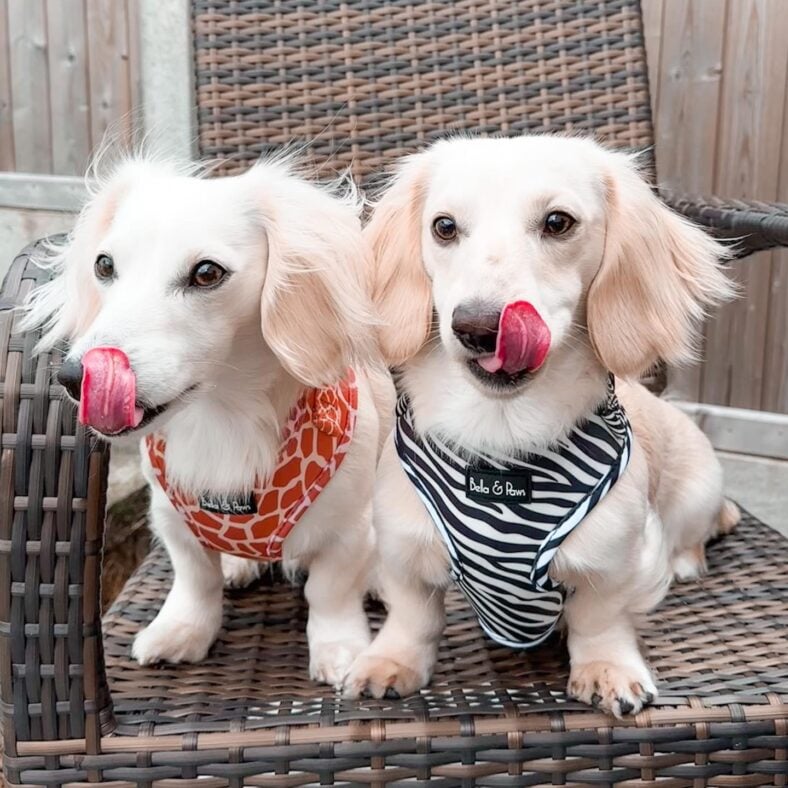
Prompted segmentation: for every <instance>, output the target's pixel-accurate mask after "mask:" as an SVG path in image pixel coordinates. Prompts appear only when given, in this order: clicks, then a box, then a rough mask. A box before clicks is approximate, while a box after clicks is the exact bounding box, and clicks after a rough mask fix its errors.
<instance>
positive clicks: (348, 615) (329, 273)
mask: <svg viewBox="0 0 788 788" xmlns="http://www.w3.org/2000/svg"><path fill="white" fill-rule="evenodd" d="M357 208H358V206H357V201H356V198H355V195H351V196H350V197H349V198H342V197H340V196H338V195H336V194H333V193H330V192H328V191H326V190H322V189H320V188H318V187H317V186H315V185H312V184H310V183H308V182H307V181H305V180H303V179H302V178H300V177H298V176H297V175H296V174H295V173H294V172H293V171H292V170H291V168H289V167H288V166H287V165H286V164H284V163H282V162H278V163H277V162H268V163H261V164H259V165H257V166H256V167H254V168H253V169H252V170H250V171H249V172H248V173H246V174H244V175H241V176H237V177H230V178H220V179H207V178H201V177H195V176H194V175H193V174H191V173H190V172H188V171H186V172H184V171H179V170H178V169H177V168H176V167H174V166H173V165H171V164H167V163H155V162H152V161H146V160H131V161H126V162H124V163H123V164H121V165H120V166H119V167H117V168H116V169H115V170H114V171H113V172H112V173H111V174H110V175H109V177H107V178H106V179H105V180H104V181H103V182H102V183H101V184H100V186H99V187H98V189H97V191H96V193H95V195H94V196H93V198H92V199H91V201H90V203H89V204H88V205H87V206H86V207H85V209H84V210H83V212H82V214H81V216H80V218H79V221H78V223H77V226H76V228H75V230H74V232H73V234H72V237H71V238H70V239H69V242H68V243H67V244H66V245H65V246H64V248H62V249H60V250H55V254H54V257H53V260H52V261H51V263H50V264H52V265H54V267H55V269H56V274H57V275H56V277H55V278H54V279H53V281H52V282H51V283H49V284H47V285H45V286H44V287H42V288H41V289H40V290H39V291H38V292H37V293H35V294H34V296H33V298H32V301H31V303H30V305H29V311H28V316H27V320H26V325H27V326H28V327H29V326H32V325H42V324H43V325H45V326H46V332H45V336H44V339H43V340H42V347H48V346H50V345H51V344H53V343H54V342H55V341H57V340H59V339H66V340H68V341H69V342H70V343H71V348H70V351H69V355H70V356H71V357H74V358H80V357H81V356H82V355H83V354H84V353H85V352H86V351H87V350H89V349H90V348H93V347H97V346H105V345H111V346H114V347H118V348H120V349H121V350H123V351H124V352H125V353H126V354H127V356H128V357H129V359H130V362H131V365H132V368H133V370H134V372H135V374H136V378H137V396H138V399H141V400H144V401H146V402H147V403H149V404H151V405H159V404H162V403H166V402H170V401H172V403H173V404H172V405H171V407H170V408H169V410H167V411H166V412H165V413H164V414H162V415H161V416H159V417H157V418H156V419H155V420H154V421H153V422H152V423H151V424H150V425H149V426H147V427H146V428H144V429H141V430H137V431H136V432H135V433H133V434H134V437H133V438H124V439H123V440H133V439H139V438H140V437H141V434H142V433H145V432H148V431H152V430H155V431H158V432H160V433H162V434H163V435H164V436H165V438H166V441H167V454H166V461H167V470H168V477H169V479H170V481H171V482H173V483H174V484H176V485H178V486H179V487H180V488H181V489H183V490H184V491H185V492H187V493H190V494H199V493H202V492H213V493H222V492H237V491H239V490H245V489H248V488H250V487H251V485H252V484H253V482H254V480H255V477H257V476H259V477H266V476H267V475H268V474H269V473H270V471H271V470H272V468H273V467H274V464H275V460H276V457H277V453H278V449H279V443H280V429H281V425H282V424H283V423H284V421H285V419H286V416H287V414H288V412H289V410H290V408H291V407H292V406H293V405H294V404H295V402H296V400H297V398H298V397H299V396H300V393H301V392H302V391H303V390H304V388H306V387H308V386H315V385H325V384H331V383H332V382H335V381H337V380H339V378H340V377H341V376H342V375H343V374H344V371H345V369H346V368H347V366H348V365H353V366H354V368H355V370H356V373H357V379H358V385H359V411H358V414H357V422H356V432H355V435H354V438H353V441H352V444H351V446H350V449H349V451H348V454H347V455H346V457H345V459H344V462H343V463H342V465H341V466H340V468H339V470H338V472H337V474H336V476H335V477H334V479H333V480H332V481H331V482H330V484H329V485H328V487H327V488H326V489H325V490H324V491H323V493H322V494H321V495H320V497H319V498H318V500H317V501H316V503H315V504H314V505H313V506H312V507H311V508H310V509H309V510H308V512H307V513H306V514H305V515H304V516H303V518H302V519H301V520H300V521H299V523H298V524H297V525H296V527H295V528H294V529H293V531H292V532H291V534H290V535H289V536H288V537H287V539H286V540H285V544H284V550H283V558H284V562H285V568H286V570H287V571H288V572H290V573H293V572H295V571H296V570H297V569H301V568H302V569H306V570H307V571H308V573H309V577H308V580H307V584H306V596H307V599H308V601H309V603H310V614H309V624H308V637H309V644H310V654H311V672H312V675H313V677H315V678H316V679H319V680H321V681H326V682H328V683H330V684H334V685H339V684H340V683H341V681H342V679H343V677H344V675H345V674H346V672H347V670H348V667H349V665H350V663H351V661H352V659H353V658H354V657H355V655H356V654H357V653H358V652H359V651H361V650H362V649H363V648H364V647H365V646H366V645H367V643H368V641H369V632H368V628H367V621H366V617H365V615H364V611H363V607H362V600H363V595H364V593H365V590H366V583H367V576H368V569H369V566H368V565H369V560H370V555H371V551H372V545H373V532H372V527H371V499H372V488H373V479H374V472H375V466H376V463H377V457H378V454H379V447H380V437H379V433H380V430H381V428H382V425H381V419H380V414H383V413H386V412H387V411H390V409H391V398H392V392H391V386H390V381H389V379H388V375H387V374H386V373H385V371H383V368H382V366H381V365H380V364H379V362H378V361H376V359H375V356H374V350H373V348H374V342H372V341H370V337H371V324H372V318H371V309H370V304H369V300H368V296H367V294H366V284H365V282H364V276H365V271H366V253H365V246H364V243H363V240H362V236H361V228H360V223H359V219H358V210H357ZM99 253H107V254H110V255H112V257H113V258H114V261H115V265H116V270H117V274H118V275H117V279H116V280H115V281H114V282H112V283H111V284H110V285H107V284H103V283H100V282H98V281H97V280H96V279H95V277H94V274H93V264H94V261H95V259H96V256H97V255H98V254H99ZM205 258H209V259H211V260H213V261H216V262H218V263H220V264H221V265H222V266H224V267H225V268H227V269H229V270H231V271H232V275H231V276H230V278H229V279H228V280H226V281H225V282H224V283H223V284H222V285H221V286H220V287H219V288H217V289H215V290H212V291H194V290H189V289H187V288H185V287H184V284H183V283H184V281H185V279H187V278H188V272H189V270H190V269H191V267H192V266H193V265H194V264H195V263H196V262H197V261H199V260H201V259H205ZM143 469H144V472H145V473H146V476H147V478H148V481H149V482H150V483H151V487H152V506H151V514H152V523H151V525H152V529H153V530H154V532H155V533H156V534H157V536H158V537H159V538H160V539H162V541H163V542H164V543H165V545H166V547H167V549H168V551H169V553H170V557H171V559H172V563H173V566H174V569H175V581H174V584H173V588H172V590H171V592H170V594H169V596H168V597H167V600H166V602H165V603H164V605H163V607H162V609H161V610H160V611H159V614H158V616H157V617H156V619H155V620H154V621H153V622H152V623H151V624H150V625H149V626H148V627H147V628H146V629H145V630H143V631H142V632H141V633H140V634H139V635H138V636H137V638H136V640H135V643H134V649H133V653H134V656H135V657H136V658H137V659H138V660H139V661H140V662H141V663H151V662H155V661H159V660H166V661H170V662H180V661H198V660H201V659H203V658H204V657H205V655H206V653H207V651H208V649H209V648H210V646H211V644H212V643H213V641H214V640H215V638H216V636H217V634H218V632H219V630H220V627H221V620H222V585H223V582H222V580H223V578H222V574H223V572H222V566H223V565H224V574H225V579H226V582H227V583H228V584H229V585H237V584H239V583H244V582H249V581H251V580H253V579H254V578H255V577H256V576H257V575H258V574H259V567H256V566H254V565H250V563H249V562H244V561H242V560H239V559H229V558H225V559H224V560H223V561H220V559H219V556H218V555H217V554H214V553H211V552H210V551H207V550H205V549H203V548H202V547H201V546H200V544H199V543H198V542H197V540H196V538H195V537H194V536H193V535H192V533H191V531H190V530H189V529H188V528H187V526H186V525H185V524H184V522H183V521H182V518H181V517H180V516H179V515H178V513H177V512H176V511H175V509H174V508H173V507H172V505H171V503H170V501H169V499H168V498H167V496H166V495H165V494H164V493H163V492H162V490H161V489H160V487H159V486H158V484H157V483H155V482H154V480H153V478H152V473H151V469H150V465H149V463H148V461H147V457H146V453H145V452H144V451H143Z"/></svg>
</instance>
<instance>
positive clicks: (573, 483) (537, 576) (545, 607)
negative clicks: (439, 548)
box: [395, 379, 632, 648]
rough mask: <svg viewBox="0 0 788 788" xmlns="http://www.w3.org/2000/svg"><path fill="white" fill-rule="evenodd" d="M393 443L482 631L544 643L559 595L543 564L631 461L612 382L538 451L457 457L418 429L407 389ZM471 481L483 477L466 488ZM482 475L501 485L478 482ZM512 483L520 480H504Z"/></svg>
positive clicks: (513, 641) (512, 640)
mask: <svg viewBox="0 0 788 788" xmlns="http://www.w3.org/2000/svg"><path fill="white" fill-rule="evenodd" d="M395 443H396V447H397V452H398V454H399V458H400V462H401V463H402V466H403V468H404V470H405V472H406V474H407V475H408V477H409V479H410V481H411V482H412V483H413V485H414V487H415V489H416V491H417V493H418V494H419V497H420V498H421V500H422V501H423V503H424V505H425V507H426V509H427V511H428V512H429V514H430V516H431V518H432V519H433V521H434V522H435V525H436V526H437V528H438V531H439V532H440V534H441V536H442V537H443V539H444V541H445V542H446V546H447V548H448V552H449V557H450V562H451V574H452V577H453V578H454V580H455V582H456V583H457V584H458V585H459V587H460V588H461V589H462V591H463V593H464V594H465V596H466V597H467V599H468V601H469V602H470V604H471V605H472V606H473V608H474V610H475V611H476V614H477V616H478V617H479V622H480V624H481V626H482V628H483V629H484V631H485V632H486V633H487V635H488V636H489V637H491V638H492V639H493V640H495V641H496V642H498V643H501V644H503V645H506V646H511V647H513V648H531V647H533V646H536V645H538V644H539V643H541V642H543V641H544V640H545V639H546V638H547V637H548V636H549V635H550V633H551V632H552V631H553V630H554V629H555V626H556V624H557V623H558V620H559V618H560V615H561V611H562V608H563V603H564V598H565V593H566V589H564V588H563V587H561V586H558V585H556V584H555V583H553V581H552V580H551V579H550V576H549V574H548V571H549V568H550V562H551V561H552V559H553V556H554V555H555V553H556V551H557V550H558V548H559V547H560V546H561V543H562V542H563V541H564V539H566V537H567V536H569V534H570V533H571V532H572V531H573V530H574V529H575V528H576V527H577V526H578V525H579V524H580V523H581V522H582V520H583V518H584V517H585V516H586V515H587V514H588V513H589V512H590V511H591V510H592V509H593V508H594V506H596V505H597V504H598V503H599V501H601V500H602V498H603V497H604V496H605V495H606V494H607V493H608V492H609V491H610V489H611V488H612V487H613V485H614V484H615V483H616V481H617V480H618V478H619V477H620V476H621V474H622V473H623V472H624V469H625V468H626V467H627V465H628V463H629V458H630V454H631V447H632V431H631V427H630V425H629V421H628V420H627V417H626V413H625V412H624V409H623V408H622V407H621V405H620V403H619V401H618V399H617V397H616V395H615V388H614V384H613V381H612V379H611V381H610V383H609V386H608V396H607V399H606V401H605V402H604V403H602V405H601V406H600V407H599V408H598V409H597V410H596V412H595V413H593V414H592V415H591V416H589V417H588V418H587V419H586V420H585V421H583V422H582V423H581V424H578V425H577V426H576V427H575V428H574V429H573V430H572V431H571V432H570V433H569V434H568V435H567V437H566V438H565V439H564V440H562V441H561V442H560V443H559V444H558V445H556V446H554V447H553V448H552V449H551V450H548V451H545V452H544V453H541V454H522V455H520V456H512V457H508V456H507V457H492V456H487V455H484V454H475V455H473V456H470V455H468V454H467V453H465V452H463V453H462V454H460V453H458V452H457V451H456V449H455V448H453V447H452V445H451V444H450V443H448V442H445V441H442V440H441V439H440V438H439V437H437V436H434V435H419V434H418V433H417V431H416V429H415V427H414V422H413V412H412V410H411V407H410V403H409V401H408V398H407V395H405V394H402V395H401V396H400V398H399V401H398V403H397V424H396V431H395ZM471 478H472V479H474V480H476V479H482V482H481V483H479V484H478V485H477V484H471V482H469V479H471ZM484 478H492V479H496V480H497V479H500V480H501V482H502V483H501V484H498V485H493V486H492V487H485V485H484V482H483V479H484ZM509 479H515V480H517V483H516V484H510V485H506V483H505V482H506V481H507V480H509ZM523 480H525V481H523ZM507 487H511V488H513V489H515V490H516V493H517V495H519V496H520V499H519V500H512V498H511V496H508V497H507V496H505V495H500V496H498V497H496V495H495V492H494V491H495V490H496V489H502V490H505V489H506V488H507ZM526 488H527V492H526ZM479 489H483V490H485V491H487V492H488V497H480V494H479V493H478V490H479ZM489 491H492V492H489Z"/></svg>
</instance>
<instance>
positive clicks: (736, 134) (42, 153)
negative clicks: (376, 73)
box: [0, 0, 788, 412]
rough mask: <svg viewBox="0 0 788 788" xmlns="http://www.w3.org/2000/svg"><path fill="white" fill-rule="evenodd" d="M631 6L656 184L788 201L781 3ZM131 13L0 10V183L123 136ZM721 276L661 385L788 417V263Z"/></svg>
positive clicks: (131, 72)
mask: <svg viewBox="0 0 788 788" xmlns="http://www.w3.org/2000/svg"><path fill="white" fill-rule="evenodd" d="M169 2H171V0H161V3H162V7H163V6H164V5H166V4H167V3H169ZM642 3H643V10H644V18H645V30H646V40H647V46H648V51H649V58H650V70H651V84H652V98H653V102H654V110H655V123H656V145H657V161H658V173H659V177H660V180H661V181H663V182H666V183H669V184H670V185H672V186H674V187H675V188H679V189H686V190H687V191H693V192H705V193H715V194H720V195H723V196H728V197H753V198H759V199H764V200H775V199H782V200H783V201H788V101H786V82H787V81H788V80H787V79H786V75H788V0H642ZM139 6H140V2H139V0H0V171H2V170H9V171H17V172H31V173H53V174H64V175H71V174H81V173H82V172H83V170H84V166H85V163H86V161H87V158H88V155H89V152H90V151H91V150H92V149H93V148H94V147H95V146H96V145H97V144H98V143H99V142H100V140H101V138H102V136H103V134H104V131H105V129H106V128H107V127H108V126H109V125H110V124H115V125H116V126H117V127H118V129H119V133H120V136H121V137H122V136H124V135H128V134H129V133H130V129H131V127H132V118H131V117H130V116H129V113H130V111H131V109H132V107H137V106H139V104H140V101H139V99H140V87H139V74H140V62H139V61H140V58H139V51H138V41H139V35H138V16H139ZM147 7H151V6H150V5H148V6H147ZM136 120H140V119H139V118H137V119H136ZM732 271H733V272H734V274H735V276H736V278H737V280H738V281H739V282H740V283H741V286H742V293H743V297H742V298H740V299H739V300H738V301H736V302H735V303H733V304H731V305H728V306H726V307H724V308H723V309H722V310H720V311H719V313H717V314H716V315H715V317H714V318H713V319H712V320H710V322H709V324H708V326H707V329H706V335H705V341H704V347H703V353H704V356H705V358H706V361H705V362H704V363H703V364H700V365H698V366H697V367H695V368H693V369H691V370H688V371H681V372H677V373H676V374H675V375H674V376H673V377H672V380H673V382H674V384H675V387H676V388H677V389H678V391H679V392H680V393H681V395H682V396H683V397H684V398H686V399H690V400H698V401H702V402H711V403H717V404H722V405H733V406H737V407H743V408H756V409H764V410H773V411H780V412H788V253H786V252H780V253H774V254H761V255H758V256H757V257H755V258H751V259H750V260H748V261H745V262H742V263H737V264H735V265H734V266H733V267H732Z"/></svg>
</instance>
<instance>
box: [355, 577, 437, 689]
mask: <svg viewBox="0 0 788 788" xmlns="http://www.w3.org/2000/svg"><path fill="white" fill-rule="evenodd" d="M378 580H379V583H380V589H381V595H382V597H383V599H384V600H385V602H386V605H387V607H388V616H387V618H386V622H385V624H384V625H383V627H382V629H381V630H380V633H379V634H378V636H377V637H376V638H375V640H374V641H373V642H372V645H370V647H369V648H368V649H366V651H364V652H363V653H362V654H361V655H360V656H359V658H358V659H357V660H356V661H355V663H354V664H353V667H352V668H351V670H350V673H349V675H348V677H347V679H346V680H345V690H344V694H345V697H347V698H358V697H360V696H361V695H371V696H372V697H373V698H383V697H389V698H397V697H405V696H407V695H412V694H413V693H414V692H416V691H418V690H420V689H421V688H422V687H423V686H425V685H426V684H427V682H428V681H429V680H430V676H431V675H432V671H433V669H434V667H435V662H436V660H437V658H438V644H439V642H440V637H441V633H442V632H443V628H444V626H445V622H446V613H445V610H444V595H445V591H444V589H441V588H436V587H434V586H428V585H427V584H426V583H424V582H423V581H422V579H421V578H419V577H418V576H416V575H414V574H411V573H410V571H409V570H408V568H404V567H403V568H401V569H398V568H397V567H391V566H390V565H389V566H381V567H380V569H379V578H378Z"/></svg>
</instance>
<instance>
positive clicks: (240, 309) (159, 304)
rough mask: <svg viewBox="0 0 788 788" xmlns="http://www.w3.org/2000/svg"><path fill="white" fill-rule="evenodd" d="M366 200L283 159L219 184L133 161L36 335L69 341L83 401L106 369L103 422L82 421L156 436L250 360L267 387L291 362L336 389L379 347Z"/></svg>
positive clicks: (302, 374) (44, 307) (64, 376)
mask: <svg viewBox="0 0 788 788" xmlns="http://www.w3.org/2000/svg"><path fill="white" fill-rule="evenodd" d="M354 203H355V200H348V199H340V198H338V197H336V196H333V195H332V194H330V193H329V192H327V191H325V190H323V189H320V188H318V187H317V186H315V185H312V184H310V183H308V182H306V181H305V180H302V179H301V178H299V177H297V176H296V175H295V174H293V172H292V171H291V170H290V169H289V168H288V167H287V166H286V165H285V164H282V163H261V164H258V165H257V166H255V167H253V168H252V169H251V170H249V171H248V172H247V173H245V174H243V175H240V176H237V177H228V178H216V179H207V178H201V177H193V176H190V175H188V174H183V173H180V172H178V171H177V170H176V168H174V167H173V166H170V165H166V164H160V163H154V162H151V161H140V160H136V161H135V160H132V161H127V162H125V163H124V164H122V165H120V166H119V167H118V168H117V169H116V170H115V171H114V172H113V174H112V175H111V176H110V177H109V178H108V179H107V180H106V181H105V182H104V184H103V185H102V186H101V187H100V188H99V189H98V191H97V193H96V194H95V195H94V196H93V198H92V199H91V200H90V201H89V203H88V204H87V206H86V207H85V208H84V210H83V211H82V213H81V215H80V217H79V220H78V222H77V225H76V227H75V229H74V231H73V233H72V235H71V238H70V240H69V242H68V243H67V245H66V246H65V247H64V248H63V249H61V250H59V252H58V254H57V255H56V257H55V258H54V266H55V268H56V271H57V274H56V276H55V278H54V279H53V280H52V281H51V282H49V283H48V284H47V285H45V286H44V287H42V288H41V289H39V290H38V291H37V292H35V293H34V294H33V297H32V299H31V302H30V304H29V307H28V315H27V319H26V321H25V323H26V326H27V327H30V326H32V325H41V324H43V325H44V326H45V332H44V337H43V340H42V347H44V348H46V347H48V346H51V345H53V344H54V343H55V342H57V341H58V340H66V341H68V343H69V344H70V349H69V352H68V356H67V358H66V360H65V363H64V365H63V368H62V370H61V372H60V378H61V381H62V382H63V383H64V384H65V385H66V387H67V389H68V391H69V393H70V394H71V396H72V397H73V398H74V399H79V398H80V396H81V394H82V392H83V391H84V390H85V385H86V377H85V376H86V375H88V374H90V375H92V380H93V384H91V385H94V386H98V388H99V389H100V391H99V394H100V397H99V398H100V399H101V398H103V399H102V401H101V402H100V403H99V405H100V407H99V410H102V409H103V414H104V415H103V417H95V418H94V417H92V416H91V413H93V411H92V410H91V407H92V406H91V405H90V404H88V403H86V402H82V403H81V412H82V408H84V412H85V414H86V418H85V420H86V421H87V423H89V424H91V426H93V427H94V429H96V430H97V431H99V432H102V433H104V434H107V435H114V434H127V433H130V432H140V431H144V430H145V429H146V428H147V429H152V428H153V426H154V425H158V424H161V423H162V421H163V419H164V418H165V417H166V413H168V412H173V411H174V409H176V408H178V407H182V406H183V403H184V402H185V401H188V400H189V399H190V398H193V397H194V396H195V394H196V392H198V391H207V390H211V389H216V388H219V387H222V386H223V385H224V382H225V381H226V379H227V377H228V373H229V372H230V371H232V372H233V373H234V378H233V379H234V380H235V385H237V383H238V374H239V373H241V372H242V371H243V370H242V369H241V368H242V367H243V366H244V365H248V366H249V370H248V377H249V385H251V386H254V387H256V388H258V389H259V387H260V386H261V385H262V383H263V382H264V381H263V380H262V379H261V378H264V377H265V375H266V373H271V374H273V373H274V372H275V371H276V370H281V369H284V370H286V372H287V373H289V374H290V375H291V376H292V377H294V378H295V379H296V380H298V381H300V383H302V384H303V385H304V386H322V385H328V384H331V383H333V382H335V381H337V380H338V379H339V378H341V377H342V376H343V374H344V373H345V371H346V369H347V367H348V366H349V365H351V364H353V363H354V362H355V361H357V360H359V359H362V358H364V357H365V356H366V354H367V346H366V342H367V339H366V338H367V337H368V335H369V329H368V322H369V320H370V309H369V306H368V303H367V296H366V293H365V287H364V285H363V275H364V269H365V262H366V261H365V259H364V258H365V252H364V244H363V240H362V237H361V229H360V224H359V220H358V212H357V206H356V205H355V204H354ZM113 381H114V382H113ZM88 390H90V386H88ZM94 415H95V414H94Z"/></svg>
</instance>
